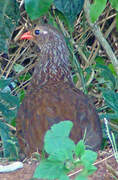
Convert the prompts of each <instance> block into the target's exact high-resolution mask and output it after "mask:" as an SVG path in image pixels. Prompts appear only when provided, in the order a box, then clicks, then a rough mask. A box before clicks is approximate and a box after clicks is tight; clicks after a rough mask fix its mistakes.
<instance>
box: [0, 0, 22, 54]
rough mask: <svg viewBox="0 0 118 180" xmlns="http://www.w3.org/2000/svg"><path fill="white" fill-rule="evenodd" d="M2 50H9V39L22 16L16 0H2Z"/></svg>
mask: <svg viewBox="0 0 118 180" xmlns="http://www.w3.org/2000/svg"><path fill="white" fill-rule="evenodd" d="M0 7H1V9H0V51H4V52H6V53H7V52H8V44H9V39H10V38H11V36H12V32H13V31H14V29H15V26H16V24H17V22H18V20H19V18H20V12H19V7H18V3H17V1H16V0H12V1H11V0H0Z"/></svg>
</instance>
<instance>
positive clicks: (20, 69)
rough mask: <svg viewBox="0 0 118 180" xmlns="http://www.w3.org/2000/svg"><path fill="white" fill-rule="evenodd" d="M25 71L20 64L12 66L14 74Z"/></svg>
mask: <svg viewBox="0 0 118 180" xmlns="http://www.w3.org/2000/svg"><path fill="white" fill-rule="evenodd" d="M24 69H25V67H24V66H22V65H21V64H17V63H16V64H14V70H15V72H17V73H20V72H21V71H23V70H24Z"/></svg>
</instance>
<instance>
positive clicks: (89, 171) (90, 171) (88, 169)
mask: <svg viewBox="0 0 118 180" xmlns="http://www.w3.org/2000/svg"><path fill="white" fill-rule="evenodd" d="M96 170H97V167H95V166H94V165H89V166H88V168H87V176H90V175H92V174H93V173H94V172H95V171H96Z"/></svg>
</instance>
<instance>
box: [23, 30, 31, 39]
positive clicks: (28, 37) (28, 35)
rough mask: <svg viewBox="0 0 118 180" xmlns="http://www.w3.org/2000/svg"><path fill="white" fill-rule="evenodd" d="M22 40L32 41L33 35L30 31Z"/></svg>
mask: <svg viewBox="0 0 118 180" xmlns="http://www.w3.org/2000/svg"><path fill="white" fill-rule="evenodd" d="M22 39H28V40H31V39H33V35H32V34H31V32H30V31H28V32H26V33H24V34H23V35H22V36H21V37H20V40H22Z"/></svg>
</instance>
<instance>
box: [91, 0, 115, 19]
mask: <svg viewBox="0 0 118 180" xmlns="http://www.w3.org/2000/svg"><path fill="white" fill-rule="evenodd" d="M109 1H110V3H111V6H112V7H113V8H114V9H116V11H118V1H117V0H109ZM106 3H107V0H94V2H93V4H91V7H90V17H91V21H92V22H95V21H96V20H97V19H98V17H99V16H100V15H101V13H102V12H103V10H104V9H105V7H106Z"/></svg>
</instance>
